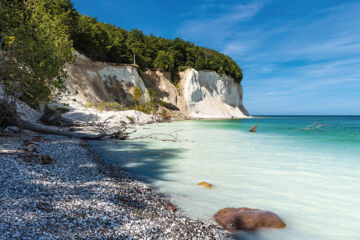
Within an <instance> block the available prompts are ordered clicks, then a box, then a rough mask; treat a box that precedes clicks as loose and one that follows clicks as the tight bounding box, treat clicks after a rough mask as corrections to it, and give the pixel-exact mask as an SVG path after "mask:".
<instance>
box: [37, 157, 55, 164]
mask: <svg viewBox="0 0 360 240" xmlns="http://www.w3.org/2000/svg"><path fill="white" fill-rule="evenodd" d="M53 162H54V159H52V158H51V157H50V156H48V155H46V156H41V157H40V164H42V165H49V164H51V163H53Z"/></svg>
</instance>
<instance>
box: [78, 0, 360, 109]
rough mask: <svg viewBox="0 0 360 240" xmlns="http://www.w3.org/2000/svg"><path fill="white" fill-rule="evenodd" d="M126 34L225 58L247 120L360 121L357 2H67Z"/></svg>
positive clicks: (359, 14)
mask: <svg viewBox="0 0 360 240" xmlns="http://www.w3.org/2000/svg"><path fill="white" fill-rule="evenodd" d="M72 1H73V3H74V6H75V8H76V9H77V10H78V11H79V12H80V13H81V14H86V15H89V16H93V17H96V18H97V19H98V20H99V21H102V22H106V23H111V24H114V25H116V26H118V27H122V28H125V29H127V30H130V29H132V28H137V29H140V30H143V31H144V33H146V34H150V33H152V34H154V35H156V36H161V37H165V38H176V37H180V38H182V39H184V40H187V41H192V42H194V43H195V44H197V45H200V46H203V47H207V48H212V49H215V50H217V51H220V52H222V53H225V54H227V55H229V56H230V57H231V58H233V59H234V60H235V61H236V62H237V63H238V65H239V66H240V67H241V68H242V70H243V73H244V79H243V81H242V85H243V90H244V104H245V107H246V108H247V110H248V111H249V112H250V114H253V115H261V114H263V115H271V114H279V115H284V114H285V115H286V114H288V115H360V1H358V0H357V1H351V0H348V1H346V0H301V1H300V0H291V1H289V0H258V1H245V0H244V1H242V0H237V1H236V0H222V1H220V0H218V1H216V0H196V1H195V0H192V1H190V0H182V1H171V0H157V1H156V0H142V1H141V0H137V1H135V0H102V1H98V0H72Z"/></svg>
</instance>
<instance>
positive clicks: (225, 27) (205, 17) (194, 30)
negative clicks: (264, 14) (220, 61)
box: [178, 1, 264, 43]
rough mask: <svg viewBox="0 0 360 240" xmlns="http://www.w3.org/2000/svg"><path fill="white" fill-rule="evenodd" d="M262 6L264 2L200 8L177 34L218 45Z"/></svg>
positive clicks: (213, 5)
mask: <svg viewBox="0 0 360 240" xmlns="http://www.w3.org/2000/svg"><path fill="white" fill-rule="evenodd" d="M263 6H264V2H261V1H256V2H251V3H249V4H237V5H215V4H211V5H207V7H206V8H205V7H202V8H200V9H199V10H201V12H200V13H198V15H199V16H200V17H198V16H193V17H194V18H193V19H191V20H188V21H185V22H184V23H183V24H182V26H181V27H180V28H179V29H178V33H179V34H180V35H181V36H182V37H183V38H185V39H189V40H193V41H196V40H204V39H207V41H209V42H215V43H220V42H223V41H224V40H225V39H227V38H229V37H231V36H232V34H233V28H234V26H236V25H237V24H239V23H241V22H245V21H248V20H250V19H251V18H252V17H254V16H255V15H256V14H257V13H258V12H259V11H260V9H261V8H262V7H263Z"/></svg>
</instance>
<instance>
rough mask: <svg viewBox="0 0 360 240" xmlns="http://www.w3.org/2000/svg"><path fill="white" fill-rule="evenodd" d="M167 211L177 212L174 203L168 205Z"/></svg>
mask: <svg viewBox="0 0 360 240" xmlns="http://www.w3.org/2000/svg"><path fill="white" fill-rule="evenodd" d="M165 209H166V210H168V211H173V212H175V211H176V207H175V206H174V205H173V204H172V203H167V204H166V207H165Z"/></svg>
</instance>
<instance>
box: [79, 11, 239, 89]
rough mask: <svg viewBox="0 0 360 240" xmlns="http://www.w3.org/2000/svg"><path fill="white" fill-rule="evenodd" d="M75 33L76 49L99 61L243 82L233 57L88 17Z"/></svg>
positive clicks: (84, 18) (82, 19) (80, 18)
mask: <svg viewBox="0 0 360 240" xmlns="http://www.w3.org/2000/svg"><path fill="white" fill-rule="evenodd" d="M73 29H74V31H73V40H74V46H75V48H76V49H78V50H79V51H80V52H82V53H84V54H85V55H87V56H88V57H90V58H92V59H93V60H96V61H107V62H114V63H129V64H131V63H134V62H136V64H137V65H139V67H140V68H143V69H144V68H158V69H161V70H165V71H170V72H174V71H175V72H176V71H179V70H183V69H185V68H188V67H193V68H195V69H197V70H214V71H216V72H218V73H226V74H228V75H230V76H232V77H233V78H234V79H235V80H236V81H238V82H240V81H241V80H242V78H243V74H242V70H241V68H240V67H239V66H238V65H237V64H236V62H235V61H233V60H232V59H231V58H230V57H228V56H226V55H224V54H222V53H219V52H217V51H215V50H211V49H207V48H203V47H199V46H196V45H194V44H193V43H191V42H187V41H184V40H182V39H180V38H175V39H173V40H171V39H165V38H161V37H156V36H154V35H149V36H147V35H145V34H144V33H143V32H142V31H141V30H138V29H132V30H131V31H127V30H125V29H122V28H119V27H116V26H114V25H111V24H105V23H101V22H98V21H97V20H96V19H95V18H92V17H88V16H86V15H81V16H80V17H79V21H78V25H77V26H75V27H74V28H73ZM134 58H135V59H136V60H135V61H134Z"/></svg>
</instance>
